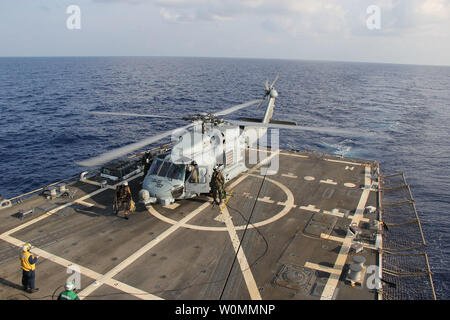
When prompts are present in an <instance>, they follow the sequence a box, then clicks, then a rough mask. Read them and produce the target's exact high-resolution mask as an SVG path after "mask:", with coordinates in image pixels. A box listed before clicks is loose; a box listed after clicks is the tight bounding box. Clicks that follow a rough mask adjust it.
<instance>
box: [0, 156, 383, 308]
mask: <svg viewBox="0 0 450 320" xmlns="http://www.w3.org/2000/svg"><path fill="white" fill-rule="evenodd" d="M271 156H273V157H276V156H279V167H280V169H279V170H278V172H277V173H276V174H274V175H262V174H261V168H260V167H262V166H261V164H259V165H256V166H253V167H252V169H250V170H249V171H248V172H246V173H243V174H241V175H240V176H238V177H237V178H235V179H234V180H232V181H230V182H229V183H227V185H226V188H227V190H228V195H230V197H229V200H228V203H227V206H226V207H223V206H222V207H218V206H216V205H213V204H212V202H211V199H210V198H209V197H207V196H206V195H202V196H200V197H198V198H195V199H191V200H182V201H177V202H176V203H175V204H172V205H170V206H168V207H162V206H161V205H153V206H148V207H145V206H143V205H142V204H139V203H137V208H136V211H135V212H134V213H132V214H131V215H130V219H129V220H125V219H123V218H121V217H118V216H115V215H113V213H112V200H113V195H114V186H110V187H107V188H101V187H100V186H98V185H96V184H95V183H91V182H90V181H85V182H80V181H78V182H75V183H73V184H70V185H69V186H68V188H69V190H72V191H74V190H77V192H76V193H75V195H74V197H73V199H70V198H57V199H54V200H46V199H44V198H43V197H42V196H39V195H35V196H33V197H31V198H29V199H26V200H25V201H24V202H23V203H21V204H15V205H14V206H13V207H11V208H8V209H3V210H0V299H2V300H5V299H27V298H26V296H28V297H30V298H33V299H36V298H40V299H47V300H48V299H52V295H53V293H54V292H55V291H56V292H57V293H59V292H60V291H62V286H63V285H64V283H65V281H66V279H67V278H68V277H69V276H70V274H68V273H67V267H68V266H72V267H73V266H75V267H76V268H78V269H77V270H79V271H80V272H81V289H80V290H79V291H78V294H79V296H80V298H81V299H108V300H113V299H193V300H202V299H213V300H216V299H275V300H276V299H325V300H326V299H377V298H378V294H377V293H376V292H375V291H373V290H369V289H368V288H367V286H366V281H367V279H368V274H364V279H363V281H362V282H361V283H356V285H355V286H352V285H351V284H350V283H349V282H348V281H346V277H347V273H348V269H349V265H350V264H351V263H353V262H352V259H353V256H354V255H355V253H353V252H352V251H351V250H350V245H351V244H352V243H354V242H355V239H353V237H352V235H351V233H350V232H349V231H348V226H349V225H350V224H351V223H356V224H357V225H359V227H360V228H361V230H362V234H361V235H360V236H359V238H358V239H357V240H358V241H359V242H361V243H363V244H364V249H363V251H362V252H360V253H358V255H362V256H364V257H365V258H366V263H365V266H366V267H368V266H370V265H378V264H379V262H378V259H379V256H378V251H377V250H376V249H375V247H374V244H375V241H374V240H375V234H376V232H377V231H376V230H372V229H370V228H369V223H370V221H371V220H376V219H378V216H377V215H376V214H367V213H365V212H364V208H365V207H366V206H369V205H370V206H374V207H377V192H376V191H375V190H373V189H370V184H371V182H372V181H371V170H372V169H373V168H372V167H371V165H370V164H373V163H372V162H369V161H367V162H366V163H367V164H364V163H362V161H358V160H355V159H350V158H333V159H331V158H330V157H327V156H325V157H319V156H317V155H315V154H313V153H300V152H291V151H281V152H279V155H278V153H275V152H274V153H273V154H272V155H271ZM263 172H266V173H267V171H264V170H263ZM141 181H142V174H141V175H138V176H135V177H132V178H130V187H131V190H132V192H133V198H134V199H135V200H137V199H138V197H137V195H138V192H139V189H140V185H139V184H140V182H141ZM136 202H137V201H136ZM21 208H25V209H29V208H35V210H34V211H35V212H34V213H33V215H32V216H29V217H26V218H24V219H23V220H21V219H19V218H18V217H17V213H18V211H19V209H21ZM249 218H250V222H249V223H247V222H248V219H249ZM247 224H248V227H247ZM25 242H30V243H32V245H33V246H34V247H35V248H34V249H33V250H32V252H33V253H35V254H38V255H40V256H41V258H40V260H39V262H38V263H37V267H36V286H37V287H39V288H40V290H39V292H37V293H34V294H28V293H25V292H24V291H22V290H21V270H20V267H19V251H20V250H19V247H20V246H21V245H22V244H23V243H25ZM236 252H237V254H236ZM58 290H59V291H58Z"/></svg>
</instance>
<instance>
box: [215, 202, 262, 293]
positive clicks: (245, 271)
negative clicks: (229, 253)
mask: <svg viewBox="0 0 450 320" xmlns="http://www.w3.org/2000/svg"><path fill="white" fill-rule="evenodd" d="M222 215H223V218H224V221H225V225H226V226H227V231H228V234H229V236H230V239H231V243H232V244H233V248H234V251H235V252H236V255H237V260H238V262H239V266H240V267H241V272H242V276H243V277H244V280H245V283H246V285H247V289H248V292H249V294H250V298H251V299H252V300H262V298H261V294H260V293H259V290H258V286H257V285H256V282H255V278H254V277H253V273H252V270H251V269H250V266H249V264H248V261H247V257H246V256H245V253H244V249H243V248H242V246H240V241H239V236H238V234H237V232H236V228H235V227H234V224H233V222H232V221H231V216H230V213H229V212H228V208H227V207H223V210H222Z"/></svg>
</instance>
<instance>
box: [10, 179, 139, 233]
mask: <svg viewBox="0 0 450 320" xmlns="http://www.w3.org/2000/svg"><path fill="white" fill-rule="evenodd" d="M142 175H143V173H142V172H141V173H140V174H138V175H136V176H133V177H131V178H128V179H126V181H132V180H134V179H136V178H137V177H140V176H142ZM116 186H117V184H116V185H114V186H113V187H112V188H113V189H115V188H116ZM106 190H109V188H100V189H97V190H95V191H93V192H91V193H89V194H87V195H85V196H83V197H81V198H79V199H76V200H74V201H72V202H68V203H65V204H63V205H61V206H59V207H57V208H55V209H52V210H50V211H48V212H46V213H44V214H43V215H41V216H39V217H37V218H35V219H33V220H30V221H28V222H25V223H22V224H21V225H19V226H17V227H15V228H13V229H11V230H8V231H6V232H4V233H2V234H1V235H2V236H3V235H5V236H9V235H11V234H13V233H16V232H17V231H19V230H22V229H24V228H26V227H28V226H31V225H32V224H35V223H36V222H39V221H41V220H43V219H45V218H47V217H50V216H51V215H53V214H54V213H56V212H58V211H59V210H62V209H64V208H67V207H69V206H71V205H73V204H74V203H76V202H77V201H83V200H86V199H88V198H91V197H93V196H95V195H97V194H99V193H101V192H103V191H106Z"/></svg>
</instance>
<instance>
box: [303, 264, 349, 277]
mask: <svg viewBox="0 0 450 320" xmlns="http://www.w3.org/2000/svg"><path fill="white" fill-rule="evenodd" d="M305 268H310V269H313V270H318V271H323V272H326V273H330V274H335V275H340V274H341V270H339V269H334V268H331V267H327V266H323V265H321V264H317V263H312V262H306V263H305Z"/></svg>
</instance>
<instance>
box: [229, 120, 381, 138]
mask: <svg viewBox="0 0 450 320" xmlns="http://www.w3.org/2000/svg"><path fill="white" fill-rule="evenodd" d="M227 122H229V123H231V124H234V125H238V126H245V127H260V128H268V129H290V130H301V131H312V132H318V133H326V134H329V135H332V136H351V137H353V136H357V137H361V136H365V137H370V136H372V135H373V134H372V133H370V132H363V131H359V130H345V129H339V128H321V127H310V126H294V125H285V124H274V123H262V122H248V121H235V120H227Z"/></svg>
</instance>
